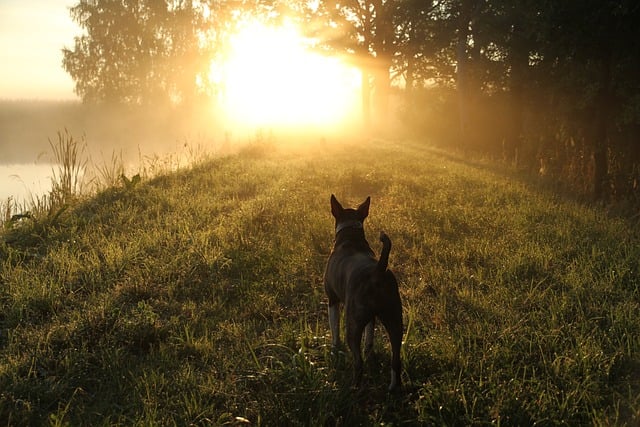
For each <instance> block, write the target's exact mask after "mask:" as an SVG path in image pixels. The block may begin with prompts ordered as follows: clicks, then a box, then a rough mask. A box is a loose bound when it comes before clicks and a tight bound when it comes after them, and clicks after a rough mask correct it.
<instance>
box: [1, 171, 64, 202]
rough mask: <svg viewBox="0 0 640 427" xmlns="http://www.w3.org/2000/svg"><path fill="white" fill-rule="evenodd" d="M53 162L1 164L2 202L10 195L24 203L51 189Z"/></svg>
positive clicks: (16, 200)
mask: <svg viewBox="0 0 640 427" xmlns="http://www.w3.org/2000/svg"><path fill="white" fill-rule="evenodd" d="M53 168H54V165H52V164H47V163H45V164H38V163H31V164H11V165H2V164H0V203H4V202H6V201H7V199H8V198H9V197H11V198H13V200H14V201H15V202H16V203H18V204H22V203H23V202H29V201H30V200H31V198H32V197H40V196H42V195H44V194H46V193H48V192H49V191H50V190H51V177H52V176H53Z"/></svg>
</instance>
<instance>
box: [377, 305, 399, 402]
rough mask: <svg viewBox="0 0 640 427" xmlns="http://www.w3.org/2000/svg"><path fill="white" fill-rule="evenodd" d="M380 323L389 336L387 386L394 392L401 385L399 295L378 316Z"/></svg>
mask: <svg viewBox="0 0 640 427" xmlns="http://www.w3.org/2000/svg"><path fill="white" fill-rule="evenodd" d="M394 299H395V298H394ZM380 321H381V322H382V324H383V325H384V328H385V329H386V330H387V335H389V341H390V342H391V383H390V384H389V391H394V390H396V389H398V388H399V387H400V385H401V379H400V370H401V363H400V347H401V346H402V304H401V303H400V296H399V295H398V296H397V299H396V301H393V303H392V305H391V307H390V309H389V310H388V311H386V312H385V313H383V314H382V315H380Z"/></svg>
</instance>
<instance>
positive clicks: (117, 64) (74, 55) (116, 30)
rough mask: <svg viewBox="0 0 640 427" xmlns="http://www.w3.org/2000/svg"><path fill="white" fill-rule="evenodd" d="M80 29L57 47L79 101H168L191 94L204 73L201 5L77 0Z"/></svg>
mask: <svg viewBox="0 0 640 427" xmlns="http://www.w3.org/2000/svg"><path fill="white" fill-rule="evenodd" d="M70 12H71V16H72V18H73V20H74V21H75V22H76V23H78V25H79V26H80V27H81V28H83V29H84V30H85V33H84V34H82V35H80V36H77V37H75V40H74V46H73V48H71V49H69V48H65V49H63V63H62V65H63V67H64V69H65V70H66V71H67V72H68V73H69V74H70V75H71V77H72V78H73V80H74V82H75V91H76V93H77V94H78V95H79V96H80V97H81V98H82V100H83V101H85V102H115V103H129V104H141V103H170V102H182V101H185V100H189V99H191V98H192V97H194V96H195V94H196V93H197V91H198V87H197V81H198V78H199V76H200V78H202V75H203V74H204V73H206V72H207V67H208V63H207V61H208V60H209V58H210V49H211V47H210V46H211V45H212V44H211V43H202V40H205V41H206V40H207V37H208V31H209V30H208V28H207V26H206V25H207V20H206V18H205V16H206V15H207V13H208V12H209V9H208V7H207V6H206V5H204V4H202V3H201V2H196V1H171V0H123V1H113V0H80V1H79V3H78V4H76V5H75V6H73V7H71V8H70Z"/></svg>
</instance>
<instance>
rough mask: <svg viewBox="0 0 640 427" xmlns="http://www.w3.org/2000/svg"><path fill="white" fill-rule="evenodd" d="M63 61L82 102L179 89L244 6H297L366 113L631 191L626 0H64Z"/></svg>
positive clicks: (632, 20) (188, 100) (638, 130)
mask: <svg viewBox="0 0 640 427" xmlns="http://www.w3.org/2000/svg"><path fill="white" fill-rule="evenodd" d="M70 12H71V15H72V18H73V19H74V20H75V22H77V23H78V24H79V25H80V27H81V28H82V29H83V30H84V31H83V34H82V35H79V36H78V37H76V38H75V43H74V46H72V47H71V48H65V49H63V55H64V59H63V67H64V68H65V70H67V71H68V72H69V74H70V75H71V77H72V78H73V79H74V81H75V84H76V92H77V93H78V95H79V96H80V97H81V98H82V99H83V101H86V102H115V103H128V104H139V105H144V104H154V105H157V104H163V103H164V104H193V103H194V102H197V101H198V100H202V99H209V98H211V97H212V96H214V95H215V90H216V88H215V85H213V84H211V82H208V81H207V79H208V73H209V67H210V62H211V60H212V58H215V57H217V56H224V43H225V39H226V38H227V37H228V36H229V34H231V33H233V31H234V27H235V25H236V23H238V22H239V21H240V20H241V19H242V18H243V17H244V16H246V15H257V16H264V17H268V19H270V20H274V21H278V20H279V19H282V18H283V17H284V16H287V17H288V19H293V20H297V21H298V22H299V23H300V25H301V28H304V29H305V32H307V33H308V35H310V36H314V37H317V39H318V40H320V41H321V45H320V46H318V48H319V49H322V50H326V51H327V52H328V53H330V54H339V55H342V56H343V57H344V58H346V59H347V60H349V61H350V62H352V63H353V64H354V65H356V66H357V67H359V69H360V70H361V72H362V73H361V75H362V87H363V91H362V106H363V117H364V120H365V122H367V123H379V122H380V118H382V117H389V116H390V115H395V116H396V117H397V118H398V119H400V120H401V121H403V122H404V124H405V125H406V126H407V127H408V128H409V129H411V130H412V131H413V132H415V133H416V135H420V136H424V137H428V138H430V139H431V140H433V141H434V142H437V143H443V144H454V145H455V146H457V147H458V148H460V149H463V150H465V151H473V152H480V153H486V154H489V155H492V156H494V157H502V158H504V159H505V160H506V161H509V162H512V163H514V164H516V165H518V166H519V167H523V168H527V169H530V170H533V171H535V172H537V173H539V174H540V175H543V176H545V177H548V178H549V179H550V180H553V181H554V182H557V183H560V184H562V185H563V186H565V187H567V188H569V189H572V190H575V191H578V192H580V193H581V194H584V195H589V196H591V197H592V198H594V199H597V200H607V199H613V198H615V199H625V200H634V201H640V188H639V187H640V26H639V25H638V23H639V22H640V3H637V2H635V1H631V0H620V1H615V0H562V1H559V0H343V1H337V0H317V1H314V2H309V1H307V0H297V1H286V2H285V1H277V0H235V1H222V0H122V1H113V0H80V1H79V2H78V3H77V4H76V5H75V6H73V7H71V9H70Z"/></svg>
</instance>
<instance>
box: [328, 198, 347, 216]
mask: <svg viewBox="0 0 640 427" xmlns="http://www.w3.org/2000/svg"><path fill="white" fill-rule="evenodd" d="M343 211H344V208H343V207H342V205H341V204H340V202H339V201H338V199H336V196H334V195H333V194H332V195H331V215H333V217H334V218H338V217H339V216H340V215H342V212H343Z"/></svg>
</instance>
